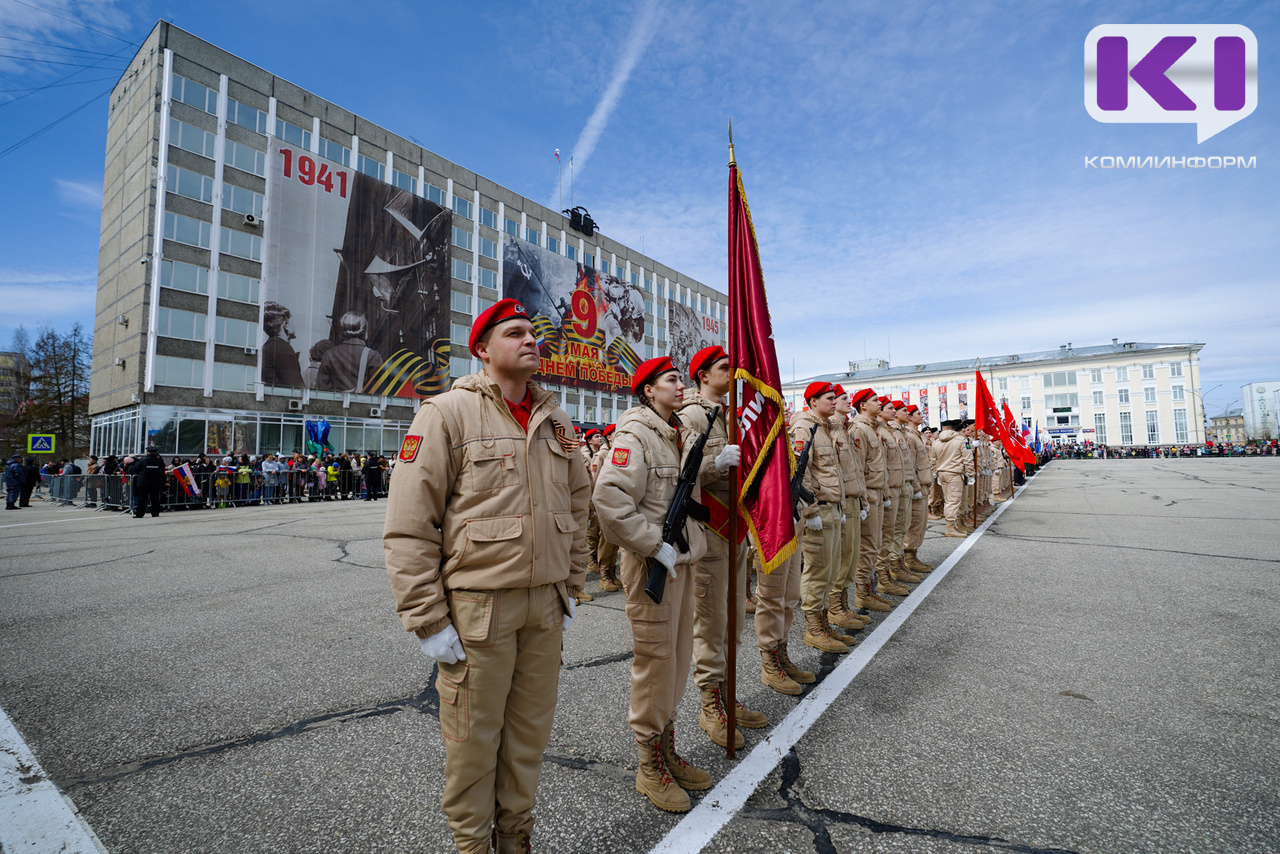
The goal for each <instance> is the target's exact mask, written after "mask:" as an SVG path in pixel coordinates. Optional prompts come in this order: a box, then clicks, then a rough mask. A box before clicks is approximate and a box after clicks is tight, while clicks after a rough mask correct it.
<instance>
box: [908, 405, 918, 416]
mask: <svg viewBox="0 0 1280 854" xmlns="http://www.w3.org/2000/svg"><path fill="white" fill-rule="evenodd" d="M919 411H920V407H918V406H916V405H915V404H914V403H913V404H911V405H910V406H908V407H907V412H909V413H911V414H912V415H915V414H916V413H917V412H919Z"/></svg>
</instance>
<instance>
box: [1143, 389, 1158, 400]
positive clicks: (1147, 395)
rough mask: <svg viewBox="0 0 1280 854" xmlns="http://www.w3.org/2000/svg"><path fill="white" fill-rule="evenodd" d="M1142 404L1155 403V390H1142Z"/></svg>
mask: <svg viewBox="0 0 1280 854" xmlns="http://www.w3.org/2000/svg"><path fill="white" fill-rule="evenodd" d="M1142 402H1143V403H1155V402H1156V390H1155V389H1154V388H1144V389H1143V390H1142Z"/></svg>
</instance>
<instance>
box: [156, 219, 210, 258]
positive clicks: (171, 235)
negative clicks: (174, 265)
mask: <svg viewBox="0 0 1280 854" xmlns="http://www.w3.org/2000/svg"><path fill="white" fill-rule="evenodd" d="M212 229H213V226H211V225H210V224H209V223H207V222H202V221H200V220H198V219H192V218H191V217H189V216H183V215H182V214H176V213H172V212H170V211H165V212H164V236H165V239H166V240H172V241H174V242H176V243H185V244H187V245H188V246H199V247H200V248H201V249H208V248H209V247H210V246H212V245H213V237H212V235H213V231H212Z"/></svg>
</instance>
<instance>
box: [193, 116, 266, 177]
mask: <svg viewBox="0 0 1280 854" xmlns="http://www.w3.org/2000/svg"><path fill="white" fill-rule="evenodd" d="M217 143H218V137H217V135H216V134H212V133H210V132H209V131H206V130H201V129H200V128H198V127H196V126H195V125H189V124H187V123H186V122H184V121H179V120H178V119H172V118H171V119H169V144H170V145H173V146H176V147H177V148H181V149H183V150H184V151H190V152H191V153H192V154H198V155H200V156H201V157H207V158H209V159H210V160H213V159H214V158H215V156H216V151H217ZM224 160H225V162H226V164H227V165H228V166H234V167H235V168H236V169H239V170H240V171H242V172H248V173H250V174H252V175H257V176H258V177H260V178H262V177H266V174H267V155H266V152H262V151H259V150H258V149H256V148H253V147H251V146H248V145H245V144H243V143H239V142H236V141H234V140H230V139H228V140H227V141H226V152H225V157H224Z"/></svg>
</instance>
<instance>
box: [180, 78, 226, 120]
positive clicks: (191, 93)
mask: <svg viewBox="0 0 1280 854" xmlns="http://www.w3.org/2000/svg"><path fill="white" fill-rule="evenodd" d="M173 100H175V101H181V102H182V103H184V104H190V105H191V106H193V107H195V108H196V109H197V110H203V111H204V112H206V113H208V114H210V115H213V116H216V115H217V114H218V92H217V90H216V89H210V88H209V87H208V86H201V85H200V84H199V83H197V82H196V81H194V80H188V79H187V78H185V77H182V76H180V75H178V74H175V75H173Z"/></svg>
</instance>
